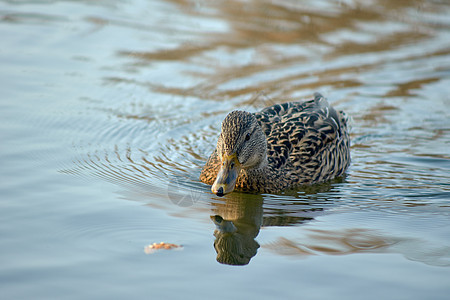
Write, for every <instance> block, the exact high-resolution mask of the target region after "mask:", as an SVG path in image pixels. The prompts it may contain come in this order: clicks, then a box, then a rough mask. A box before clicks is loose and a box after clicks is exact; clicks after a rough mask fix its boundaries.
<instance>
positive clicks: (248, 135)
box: [245, 133, 250, 141]
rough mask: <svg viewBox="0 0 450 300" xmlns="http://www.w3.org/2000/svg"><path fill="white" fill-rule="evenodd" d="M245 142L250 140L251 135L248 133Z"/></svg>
mask: <svg viewBox="0 0 450 300" xmlns="http://www.w3.org/2000/svg"><path fill="white" fill-rule="evenodd" d="M245 140H246V141H248V140H250V133H247V135H246V136H245Z"/></svg>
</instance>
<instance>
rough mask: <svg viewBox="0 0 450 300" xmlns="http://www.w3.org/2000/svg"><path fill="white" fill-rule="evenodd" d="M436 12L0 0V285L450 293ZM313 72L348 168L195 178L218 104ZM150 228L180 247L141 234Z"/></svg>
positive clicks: (106, 293) (57, 292)
mask: <svg viewBox="0 0 450 300" xmlns="http://www.w3.org/2000/svg"><path fill="white" fill-rule="evenodd" d="M449 15H450V6H449V5H448V4H447V3H446V2H445V1H371V2H366V1H278V2H272V1H227V2H226V3H225V2H220V1H140V0H130V1H1V2H0V36H1V37H2V42H1V47H0V63H1V66H2V67H1V71H0V82H1V85H0V86H1V100H0V105H1V110H0V111H1V118H0V126H1V131H0V136H1V146H0V154H1V155H0V165H1V168H0V175H1V184H0V195H1V200H0V220H1V224H2V226H1V227H0V237H1V239H0V244H1V247H0V262H1V263H0V287H1V290H2V298H4V299H30V298H32V299H49V298H56V299H61V298H67V299H71V298H74V299H80V298H84V299H102V298H111V297H114V298H125V297H127V298H129V297H133V298H137V297H148V296H150V297H152V298H153V297H155V298H156V297H164V298H179V297H181V296H184V295H187V294H189V295H193V296H194V295H195V297H197V298H206V297H211V296H213V297H216V298H228V297H233V298H248V297H252V298H256V297H257V298H264V299H266V298H273V297H275V296H276V297H282V298H300V297H304V298H306V299H325V298H328V299H329V298H345V299H361V298H363V297H364V299H379V298H385V299H389V298H390V299H425V298H426V299H446V298H447V297H448V293H449V292H450V285H449V282H450V269H449V267H450V218H449V217H450V205H449V200H450V184H449V183H450V151H449V149H450V113H449V112H448V109H447V108H448V106H449V104H450V98H449V96H448V95H449V93H450V44H449V41H450V30H449V29H450V18H449ZM315 91H320V92H321V93H323V94H324V95H326V97H327V98H328V99H329V101H330V102H331V103H333V105H334V106H335V107H337V108H338V109H342V110H344V111H346V112H347V114H348V115H349V116H350V117H351V119H352V121H351V125H352V131H351V136H352V149H351V153H352V165H351V167H350V169H349V171H348V175H347V177H346V178H345V180H341V181H336V182H331V183H327V184H323V185H320V186H316V187H313V188H310V189H306V190H303V191H298V192H287V193H284V194H279V195H271V194H263V195H250V194H243V193H232V194H230V195H227V196H226V197H224V198H223V199H222V198H218V197H215V196H214V195H212V194H211V193H210V192H209V187H208V186H206V185H204V184H202V183H201V182H199V180H198V176H199V173H200V169H201V167H202V165H203V164H204V163H205V161H206V159H207V157H208V155H209V154H210V152H211V151H212V150H213V149H214V145H215V142H216V138H217V135H218V132H219V129H220V122H221V120H222V119H223V118H224V116H225V115H226V114H227V113H228V112H229V111H231V110H233V109H235V108H244V109H247V110H251V111H256V110H258V109H261V108H262V107H264V106H265V105H269V104H270V103H273V102H279V101H291V100H298V99H303V98H304V99H307V98H310V97H311V95H312V93H313V92H315ZM215 223H217V225H218V226H219V228H221V229H222V232H220V231H215V230H216V224H215ZM236 230H237V231H236ZM225 231H231V232H233V233H232V234H231V233H226V232H225ZM235 231H236V232H235ZM161 241H163V242H167V243H175V244H177V245H182V246H183V248H182V249H181V250H178V251H177V250H168V251H158V252H156V253H153V254H146V252H145V247H146V246H148V245H150V244H153V243H155V242H156V243H159V242H161ZM214 245H216V248H217V250H216V248H215V246H214ZM219 262H220V263H219ZM227 263H228V264H231V263H240V264H245V265H244V266H231V265H228V264H227Z"/></svg>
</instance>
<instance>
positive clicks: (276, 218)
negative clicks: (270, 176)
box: [211, 180, 340, 265]
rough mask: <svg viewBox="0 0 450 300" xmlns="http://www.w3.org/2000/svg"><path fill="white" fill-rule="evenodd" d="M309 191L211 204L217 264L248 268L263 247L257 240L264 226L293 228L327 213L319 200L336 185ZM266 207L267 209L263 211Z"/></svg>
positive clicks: (241, 196) (233, 198)
mask: <svg viewBox="0 0 450 300" xmlns="http://www.w3.org/2000/svg"><path fill="white" fill-rule="evenodd" d="M338 182H340V181H338V180H335V181H332V182H328V183H324V184H320V185H316V186H315V187H314V188H307V189H305V190H304V191H303V192H304V193H303V194H302V195H301V196H299V193H298V192H296V191H290V192H289V191H286V193H285V194H284V195H278V196H277V195H264V196H263V195H256V194H246V193H232V194H228V195H226V196H225V197H224V198H220V199H217V198H214V199H213V201H212V205H213V209H212V211H213V213H214V214H213V215H212V216H211V220H212V221H213V222H214V224H215V225H216V229H215V230H214V237H215V238H216V239H215V241H214V248H215V250H216V252H217V257H216V259H217V261H218V262H219V263H222V264H227V265H247V264H248V263H249V262H250V260H251V259H252V258H253V257H254V256H255V255H256V253H257V251H258V249H259V247H260V245H259V244H258V242H257V241H256V240H255V238H256V237H257V236H258V234H259V230H260V228H261V226H265V227H267V226H292V225H298V224H302V223H304V222H307V221H310V220H313V219H314V217H316V216H318V215H322V214H324V213H325V210H326V209H325V208H326V207H327V206H328V205H330V203H329V202H332V201H328V200H325V202H327V203H325V202H324V200H323V199H319V198H318V197H317V195H319V192H324V191H325V192H329V191H330V190H331V189H332V187H333V183H338ZM263 203H264V209H263Z"/></svg>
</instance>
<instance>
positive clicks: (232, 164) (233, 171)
mask: <svg viewBox="0 0 450 300" xmlns="http://www.w3.org/2000/svg"><path fill="white" fill-rule="evenodd" d="M240 171H241V164H240V163H239V161H238V159H237V156H236V154H232V155H225V156H224V157H223V160H222V166H221V167H220V170H219V173H218V174H217V178H216V181H214V184H213V185H212V187H211V191H212V192H213V193H214V194H216V195H217V196H219V197H222V196H223V195H225V194H228V193H231V192H232V191H233V190H234V186H235V185H236V180H237V178H238V176H239V172H240Z"/></svg>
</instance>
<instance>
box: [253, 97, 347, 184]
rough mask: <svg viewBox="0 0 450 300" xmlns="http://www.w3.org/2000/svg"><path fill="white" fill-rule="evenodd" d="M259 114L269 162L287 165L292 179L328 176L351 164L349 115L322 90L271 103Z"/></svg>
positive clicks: (275, 165) (301, 180)
mask: <svg viewBox="0 0 450 300" xmlns="http://www.w3.org/2000/svg"><path fill="white" fill-rule="evenodd" d="M255 116H256V118H257V120H258V122H259V124H260V126H261V128H262V129H263V131H264V133H265V134H266V136H267V147H268V149H267V150H268V152H267V156H268V161H269V165H270V166H272V167H273V168H277V169H284V173H285V174H286V175H287V176H289V179H288V180H290V181H291V182H293V183H296V184H305V183H314V182H317V181H322V180H327V178H333V177H335V176H338V175H340V173H343V171H345V169H346V167H347V166H348V162H345V161H349V154H348V155H344V154H345V152H348V149H347V150H346V149H344V148H346V147H347V148H348V133H347V126H346V116H345V114H343V113H342V112H337V111H336V110H335V109H334V108H333V107H331V106H330V105H329V103H328V101H327V100H326V99H325V98H324V97H323V96H322V95H321V94H319V93H316V94H315V95H314V99H313V100H309V101H305V102H289V103H283V104H277V105H274V106H270V107H267V108H265V109H264V110H262V111H261V112H258V113H255ZM339 157H341V158H339ZM339 160H341V162H340V163H339ZM339 164H340V165H339ZM335 169H344V170H343V171H342V172H337V171H336V170H335ZM338 173H339V174H338Z"/></svg>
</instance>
